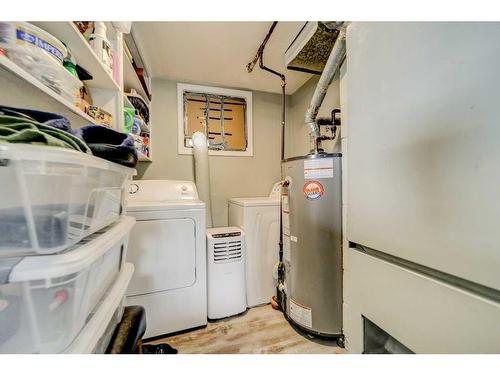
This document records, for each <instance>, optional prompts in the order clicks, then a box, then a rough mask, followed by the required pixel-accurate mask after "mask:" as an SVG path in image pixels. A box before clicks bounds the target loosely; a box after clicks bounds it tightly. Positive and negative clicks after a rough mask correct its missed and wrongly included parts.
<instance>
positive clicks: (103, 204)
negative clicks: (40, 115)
mask: <svg viewBox="0 0 500 375" xmlns="http://www.w3.org/2000/svg"><path fill="white" fill-rule="evenodd" d="M134 172H135V171H134V170H133V169H130V168H126V167H122V166H120V165H117V164H114V163H112V162H108V161H106V160H104V159H100V158H97V157H94V156H90V155H87V154H83V153H80V152H77V151H73V150H66V149H62V148H56V147H46V146H33V145H24V144H0V181H1V186H2V195H1V196H0V353H60V352H65V351H66V352H77V351H78V350H80V352H93V351H99V350H101V351H102V350H104V349H105V347H106V342H105V340H106V337H102V336H106V335H108V336H109V337H108V340H109V338H110V336H111V335H110V334H109V331H111V333H112V328H113V327H114V325H116V323H118V322H119V321H120V319H121V312H122V309H121V308H120V305H121V301H122V299H123V295H124V293H125V290H126V288H127V285H128V282H129V281H130V278H131V276H132V273H133V265H131V264H124V260H125V258H126V251H127V243H128V236H129V233H130V230H131V229H132V227H133V225H134V224H135V219H133V218H130V217H125V216H123V213H124V211H125V207H124V204H125V196H126V188H128V181H129V180H130V178H131V176H132V175H133V173H134ZM96 335H99V336H97V337H96ZM101 337H102V339H101ZM96 346H99V348H100V349H98V348H96ZM102 348H104V349H102Z"/></svg>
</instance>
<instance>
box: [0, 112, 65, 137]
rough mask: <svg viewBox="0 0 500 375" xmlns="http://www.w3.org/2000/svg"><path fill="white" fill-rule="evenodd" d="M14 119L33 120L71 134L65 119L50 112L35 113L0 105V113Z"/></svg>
mask: <svg viewBox="0 0 500 375" xmlns="http://www.w3.org/2000/svg"><path fill="white" fill-rule="evenodd" d="M2 112H3V114H5V115H10V116H14V117H21V118H25V119H28V120H33V121H36V122H39V123H42V124H45V125H50V126H52V127H54V128H56V129H60V130H64V131H67V132H71V123H70V122H69V120H68V119H67V118H66V117H63V116H61V115H58V114H56V113H51V112H42V111H35V110H33V109H25V108H14V107H7V106H5V105H0V113H2Z"/></svg>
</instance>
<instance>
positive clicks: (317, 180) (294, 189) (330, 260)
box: [282, 154, 342, 337]
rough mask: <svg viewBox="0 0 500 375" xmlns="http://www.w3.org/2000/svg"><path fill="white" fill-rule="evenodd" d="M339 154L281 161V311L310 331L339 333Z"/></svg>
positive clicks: (340, 196) (340, 257)
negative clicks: (285, 183) (284, 184)
mask: <svg viewBox="0 0 500 375" xmlns="http://www.w3.org/2000/svg"><path fill="white" fill-rule="evenodd" d="M341 156H342V155H341V154H318V155H307V156H303V157H296V158H291V159H287V160H285V161H284V162H283V164H282V168H283V176H285V179H286V180H287V181H288V186H287V187H286V188H285V189H283V192H282V210H283V260H284V263H285V276H284V283H285V295H286V306H285V313H286V315H287V316H288V318H289V319H290V320H291V321H292V322H293V323H295V324H296V325H298V326H299V327H301V328H303V329H305V330H306V331H309V332H311V333H314V334H318V335H323V336H332V337H342V195H341V194H342V190H341V188H342V179H341Z"/></svg>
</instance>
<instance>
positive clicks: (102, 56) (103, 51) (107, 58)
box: [89, 21, 113, 74]
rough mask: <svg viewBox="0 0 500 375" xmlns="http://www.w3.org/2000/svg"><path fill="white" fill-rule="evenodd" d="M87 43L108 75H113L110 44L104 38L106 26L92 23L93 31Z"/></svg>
mask: <svg viewBox="0 0 500 375" xmlns="http://www.w3.org/2000/svg"><path fill="white" fill-rule="evenodd" d="M89 43H90V46H91V47H92V49H93V50H94V52H95V53H96V55H97V57H98V58H99V60H100V61H101V62H102V63H103V64H104V67H105V68H106V70H107V71H108V73H109V74H113V52H112V50H111V43H110V41H109V40H108V38H107V37H106V25H105V24H104V22H101V21H95V22H94V31H93V33H92V34H91V35H90V37H89Z"/></svg>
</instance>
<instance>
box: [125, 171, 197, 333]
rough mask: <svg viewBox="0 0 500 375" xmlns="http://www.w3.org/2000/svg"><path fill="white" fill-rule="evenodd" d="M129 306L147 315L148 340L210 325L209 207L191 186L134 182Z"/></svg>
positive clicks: (130, 203) (130, 202)
mask: <svg viewBox="0 0 500 375" xmlns="http://www.w3.org/2000/svg"><path fill="white" fill-rule="evenodd" d="M127 204H128V205H127V215H129V216H134V217H135V218H136V220H137V224H136V226H135V227H134V229H133V230H132V232H131V234H130V240H129V248H128V254H127V262H131V263H133V264H134V265H135V273H134V276H133V278H132V280H131V282H130V285H129V287H128V290H127V301H126V304H127V305H141V306H144V308H145V309H146V317H147V318H146V319H147V328H146V334H145V338H148V337H154V336H159V335H164V334H167V333H172V332H177V331H181V330H185V329H189V328H194V327H199V326H203V325H206V324H207V283H206V268H207V264H206V227H205V203H203V202H202V201H200V200H199V199H198V192H197V190H196V186H195V185H194V183H193V182H191V181H170V180H142V181H133V182H132V183H131V185H130V194H129V199H128V202H127Z"/></svg>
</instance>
